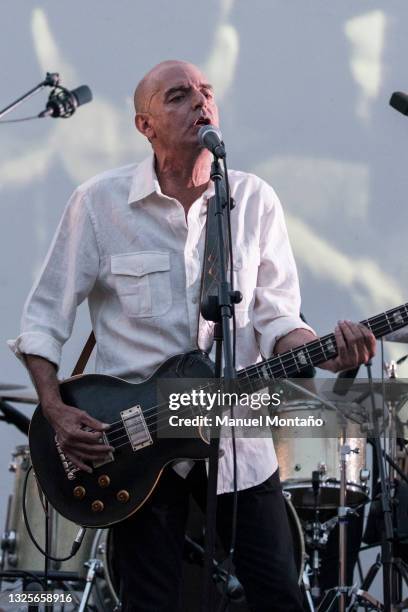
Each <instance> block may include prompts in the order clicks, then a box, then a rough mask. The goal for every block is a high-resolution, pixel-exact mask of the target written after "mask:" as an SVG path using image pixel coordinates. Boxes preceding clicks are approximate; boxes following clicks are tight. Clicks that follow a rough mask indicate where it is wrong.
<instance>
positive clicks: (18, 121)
mask: <svg viewBox="0 0 408 612" xmlns="http://www.w3.org/2000/svg"><path fill="white" fill-rule="evenodd" d="M32 119H43V117H39V116H38V115H33V116H32V117H21V118H20V119H6V120H5V121H0V125H1V124H2V123H20V122H21V121H31V120H32Z"/></svg>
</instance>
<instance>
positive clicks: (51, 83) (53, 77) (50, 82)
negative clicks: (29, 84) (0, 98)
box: [0, 72, 60, 119]
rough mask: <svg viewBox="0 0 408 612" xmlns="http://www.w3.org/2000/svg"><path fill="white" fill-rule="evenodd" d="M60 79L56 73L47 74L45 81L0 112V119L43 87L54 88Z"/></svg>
mask: <svg viewBox="0 0 408 612" xmlns="http://www.w3.org/2000/svg"><path fill="white" fill-rule="evenodd" d="M59 81H60V78H59V74H58V72H47V74H46V76H45V79H44V80H43V81H41V83H39V84H38V85H36V86H35V87H33V88H32V89H30V90H29V91H27V93H25V94H24V95H22V96H20V98H17V100H14V102H12V103H11V104H9V105H8V106H6V107H5V108H3V109H2V110H0V119H1V118H2V117H4V116H5V115H7V114H8V113H10V112H11V111H12V110H14V109H15V108H17V107H18V106H20V104H22V103H23V102H24V101H25V100H28V99H29V98H31V97H32V96H34V95H35V94H36V93H38V92H39V91H41V90H42V89H44V87H56V86H57V85H58V84H59Z"/></svg>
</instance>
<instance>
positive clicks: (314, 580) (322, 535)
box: [302, 508, 338, 604]
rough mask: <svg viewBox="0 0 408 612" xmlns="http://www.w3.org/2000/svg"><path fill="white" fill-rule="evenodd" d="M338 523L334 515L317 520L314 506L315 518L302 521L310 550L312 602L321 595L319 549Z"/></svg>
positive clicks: (324, 544)
mask: <svg viewBox="0 0 408 612" xmlns="http://www.w3.org/2000/svg"><path fill="white" fill-rule="evenodd" d="M337 523H338V517H337V516H335V517H333V518H331V519H329V520H328V521H325V522H324V523H321V522H320V521H319V510H318V509H317V508H316V511H315V519H314V520H313V521H303V522H302V525H303V531H304V535H305V543H306V545H307V546H308V548H309V549H310V550H311V554H310V555H309V578H308V583H309V586H310V594H311V597H312V600H313V602H314V603H316V604H317V603H318V602H319V601H320V597H321V589H320V586H319V574H320V567H321V558H320V551H321V550H322V549H323V548H325V547H326V545H327V541H328V539H329V535H330V532H331V531H332V530H333V529H334V527H335V526H336V525H337Z"/></svg>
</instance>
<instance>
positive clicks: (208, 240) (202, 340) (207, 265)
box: [71, 185, 233, 376]
mask: <svg viewBox="0 0 408 612" xmlns="http://www.w3.org/2000/svg"><path fill="white" fill-rule="evenodd" d="M221 189H222V190H224V189H225V188H224V185H221ZM221 195H222V198H223V200H224V201H225V202H226V199H227V198H226V194H225V191H224V193H222V194H221ZM215 205H216V199H215V196H212V197H211V198H210V199H209V200H208V205H207V221H206V231H205V246H204V258H203V269H202V273H201V287H200V308H199V309H198V324H197V347H198V348H200V349H201V350H203V351H205V352H207V353H208V352H209V351H210V350H211V347H212V345H213V341H214V337H213V336H214V322H213V321H207V320H206V319H204V317H203V316H202V315H201V304H202V303H203V301H204V300H206V299H207V298H208V296H214V297H216V296H217V289H218V286H217V283H218V270H219V268H218V237H217V218H216V216H215V211H216V208H215ZM231 208H233V202H231ZM223 223H224V235H225V236H227V232H228V226H227V216H226V215H224V216H223ZM226 243H227V241H226ZM226 247H227V244H226ZM225 251H226V253H225V255H226V261H227V267H228V265H229V251H228V249H227V248H225ZM95 344H96V339H95V334H94V333H93V331H92V332H91V333H90V334H89V337H88V339H87V341H86V343H85V346H84V348H83V349H82V352H81V354H80V356H79V358H78V361H77V362H76V364H75V367H74V369H73V370H72V374H71V376H77V375H78V374H82V373H83V371H84V370H85V368H86V364H87V363H88V360H89V358H90V356H91V354H92V351H93V349H94V347H95Z"/></svg>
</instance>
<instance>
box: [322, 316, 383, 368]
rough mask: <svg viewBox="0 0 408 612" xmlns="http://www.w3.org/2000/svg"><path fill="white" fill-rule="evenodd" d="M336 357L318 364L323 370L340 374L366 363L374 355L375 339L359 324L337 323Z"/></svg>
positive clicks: (349, 322) (335, 331) (350, 322)
mask: <svg viewBox="0 0 408 612" xmlns="http://www.w3.org/2000/svg"><path fill="white" fill-rule="evenodd" d="M334 335H335V336H336V343H337V357H335V358H334V359H329V360H328V361H325V362H324V363H322V364H320V367H321V368H323V369H324V370H330V371H331V372H340V371H341V370H351V369H353V368H357V367H358V366H359V365H362V364H363V363H367V362H368V361H369V360H370V359H371V358H372V357H374V355H375V349H376V339H375V336H374V334H373V333H372V332H370V331H369V330H368V329H367V327H365V326H364V325H362V324H361V323H353V322H352V321H339V322H338V324H337V326H336V328H335V330H334Z"/></svg>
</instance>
